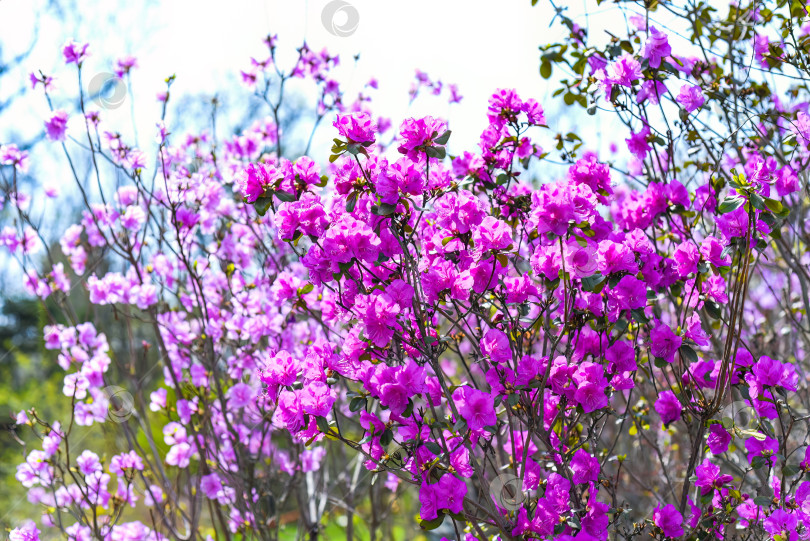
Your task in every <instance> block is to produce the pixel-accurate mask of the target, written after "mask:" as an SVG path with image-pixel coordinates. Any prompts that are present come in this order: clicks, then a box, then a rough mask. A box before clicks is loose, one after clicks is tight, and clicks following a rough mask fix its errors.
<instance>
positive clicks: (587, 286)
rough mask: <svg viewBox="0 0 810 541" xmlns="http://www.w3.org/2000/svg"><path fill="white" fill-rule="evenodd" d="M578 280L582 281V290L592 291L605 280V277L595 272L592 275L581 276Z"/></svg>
mask: <svg viewBox="0 0 810 541" xmlns="http://www.w3.org/2000/svg"><path fill="white" fill-rule="evenodd" d="M580 280H581V281H582V289H583V291H593V290H594V289H595V288H596V286H598V285H599V284H601V283H602V282H604V281H605V277H604V276H602V274H600V273H598V272H597V273H596V274H594V275H593V276H586V277H585V278H581V279H580Z"/></svg>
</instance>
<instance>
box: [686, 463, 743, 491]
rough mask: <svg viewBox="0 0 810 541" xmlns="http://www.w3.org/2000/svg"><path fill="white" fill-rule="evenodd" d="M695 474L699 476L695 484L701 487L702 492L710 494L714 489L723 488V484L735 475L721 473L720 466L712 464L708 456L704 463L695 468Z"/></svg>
mask: <svg viewBox="0 0 810 541" xmlns="http://www.w3.org/2000/svg"><path fill="white" fill-rule="evenodd" d="M695 475H696V476H697V481H695V486H696V487H700V493H701V494H708V493H709V492H711V491H713V490H714V489H720V488H723V485H725V484H726V483H729V482H731V480H732V479H734V477H733V476H731V475H728V474H725V475H721V474H720V466H718V465H716V464H712V463H711V462H710V461H709V459H708V458H707V459H705V460H704V461H703V464H701V465H700V466H698V467H697V468H695Z"/></svg>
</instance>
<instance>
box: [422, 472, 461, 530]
mask: <svg viewBox="0 0 810 541" xmlns="http://www.w3.org/2000/svg"><path fill="white" fill-rule="evenodd" d="M466 495H467V485H466V483H464V481H463V480H461V479H459V478H458V477H456V476H455V475H452V474H450V473H446V474H444V475H443V476H442V478H441V479H439V482H438V483H435V484H432V485H430V484H428V483H423V484H422V485H421V486H420V487H419V502H420V503H421V504H422V507H421V509H420V511H419V516H420V517H421V518H422V520H433V519H434V518H436V517H437V516H438V511H439V510H440V509H449V510H450V512H452V513H461V512H462V511H463V510H464V496H466Z"/></svg>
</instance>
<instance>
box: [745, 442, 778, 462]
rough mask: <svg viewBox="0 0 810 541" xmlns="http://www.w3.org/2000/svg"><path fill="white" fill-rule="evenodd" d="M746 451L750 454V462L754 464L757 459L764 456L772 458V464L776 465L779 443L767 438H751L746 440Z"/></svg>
mask: <svg viewBox="0 0 810 541" xmlns="http://www.w3.org/2000/svg"><path fill="white" fill-rule="evenodd" d="M745 450H746V451H747V452H748V455H747V457H748V462H753V460H754V458H755V457H758V456H764V457H769V458H770V463H771V464H774V463H776V457H775V456H774V455H776V453H778V452H779V442H778V441H777V440H775V439H774V438H769V437H768V436H765V437H764V438H759V437H754V436H751V437H750V438H748V439H747V440H745Z"/></svg>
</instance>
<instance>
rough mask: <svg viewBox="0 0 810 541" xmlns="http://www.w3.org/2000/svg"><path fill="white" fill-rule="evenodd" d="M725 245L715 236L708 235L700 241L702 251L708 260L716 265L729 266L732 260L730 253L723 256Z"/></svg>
mask: <svg viewBox="0 0 810 541" xmlns="http://www.w3.org/2000/svg"><path fill="white" fill-rule="evenodd" d="M724 249H725V246H724V245H723V244H722V243H721V242H720V241H719V240H718V239H716V238H715V237H712V236H708V237H706V238H705V239H703V242H702V243H700V253H701V255H703V257H704V258H706V261H708V262H709V263H711V264H712V265H714V266H715V267H728V266H729V265H731V260H730V259H729V258H728V255H726V256H723V255H722V254H723V250H724Z"/></svg>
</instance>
